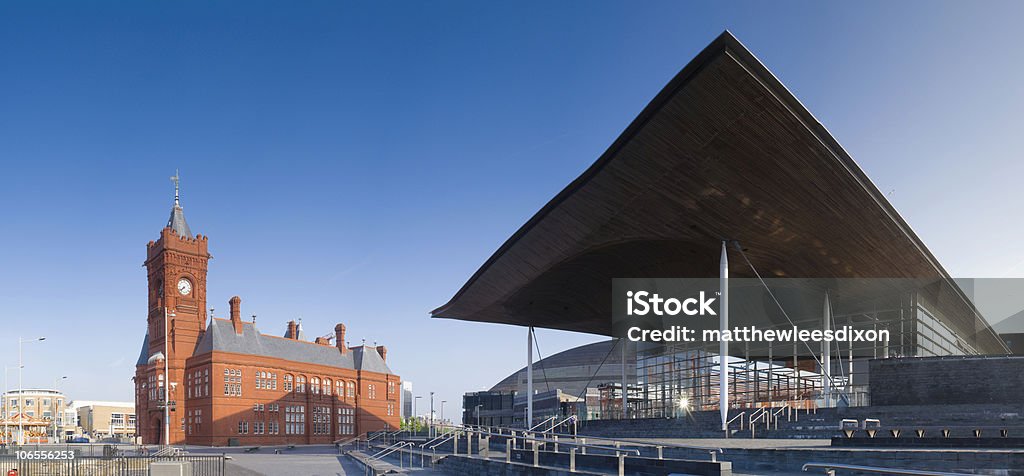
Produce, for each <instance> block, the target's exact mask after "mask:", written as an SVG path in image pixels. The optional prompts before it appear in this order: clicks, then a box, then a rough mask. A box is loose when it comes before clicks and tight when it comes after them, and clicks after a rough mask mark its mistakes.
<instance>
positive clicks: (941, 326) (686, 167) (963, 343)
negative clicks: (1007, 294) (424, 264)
mask: <svg viewBox="0 0 1024 476" xmlns="http://www.w3.org/2000/svg"><path fill="white" fill-rule="evenodd" d="M723 270H724V271H725V272H723ZM662 277H671V278H695V279H711V280H718V279H727V280H728V281H727V282H728V283H730V284H728V286H729V289H730V291H729V292H730V294H731V293H732V288H733V286H734V285H733V284H731V283H734V282H740V281H739V280H745V282H744V285H745V286H749V287H750V288H749V289H751V290H752V291H756V292H758V293H761V294H762V296H761V300H760V301H759V303H760V304H761V305H762V306H763V308H764V309H770V310H771V313H772V314H773V315H775V316H776V317H777V318H778V320H780V321H781V320H782V317H785V318H786V320H787V321H790V322H787V323H786V324H785V325H786V326H789V325H800V326H815V328H821V327H822V326H840V325H849V326H852V327H854V328H859V329H865V328H868V329H872V328H873V329H876V330H877V329H884V330H886V331H888V332H889V333H890V335H891V337H890V339H889V340H887V341H885V342H881V343H878V342H876V343H873V344H870V345H867V346H861V347H852V346H851V347H852V348H850V347H848V346H846V345H843V346H840V345H836V346H825V345H822V347H820V348H819V347H814V348H807V349H803V348H799V349H798V348H796V346H795V345H786V346H775V347H774V348H773V347H772V346H771V345H770V344H768V345H765V344H748V345H744V344H736V343H733V344H725V351H726V352H727V353H728V354H727V355H728V356H727V357H725V358H722V357H720V356H721V355H722V354H723V352H722V350H721V346H720V343H719V342H697V343H681V342H675V343H659V344H651V343H641V345H639V348H638V350H637V353H636V377H635V380H630V381H628V382H624V383H620V384H619V387H618V388H619V393H620V394H621V393H622V392H621V388H622V386H623V385H627V386H628V387H627V388H629V392H628V393H629V397H628V399H627V403H626V405H621V404H620V405H621V406H622V407H623V408H622V412H621V413H618V414H617V415H615V416H613V415H611V414H606V415H603V416H604V417H616V418H621V417H628V418H657V417H669V416H672V415H675V414H676V413H677V412H678V408H680V406H681V405H684V404H685V405H687V406H689V407H691V408H693V409H703V410H712V409H720V410H721V413H722V420H723V421H724V420H725V419H726V418H725V416H726V412H727V411H728V408H745V407H759V406H777V405H781V404H788V405H790V406H793V407H796V408H809V407H812V406H813V407H818V406H836V405H863V404H867V403H869V398H868V395H869V393H868V386H869V379H868V376H867V374H866V372H867V371H868V368H869V366H868V365H867V361H868V360H870V359H884V358H886V357H897V356H942V355H958V354H960V355H975V354H997V355H1002V354H1006V353H1008V352H1009V350H1008V348H1007V346H1006V344H1005V343H1004V341H1003V339H1001V338H1000V336H999V335H997V334H996V333H995V332H994V331H993V330H992V328H991V326H990V325H989V324H988V322H987V321H986V320H985V318H984V317H983V316H982V315H981V314H980V313H979V312H978V310H977V309H976V308H975V306H974V305H973V304H972V303H971V301H970V300H969V299H968V298H967V296H966V295H965V293H964V292H963V290H962V289H961V288H960V287H959V286H958V284H957V283H955V282H954V281H953V280H952V278H951V277H950V276H949V274H948V273H947V272H946V270H945V269H944V268H943V267H942V265H941V264H940V263H939V262H938V260H937V259H936V258H935V256H934V255H933V254H932V253H931V252H930V251H929V250H928V248H927V247H926V246H925V245H924V242H923V241H922V240H921V239H920V238H918V236H917V235H916V234H915V233H914V231H913V230H912V229H911V228H910V226H909V225H908V224H907V223H906V222H905V221H904V220H903V218H902V217H901V216H900V214H899V213H898V212H897V211H896V209H895V208H893V206H892V205H891V204H890V203H889V202H888V200H887V199H886V197H885V195H884V194H883V193H882V192H881V191H879V190H878V188H877V187H876V186H875V185H874V184H873V183H872V182H871V180H870V179H869V178H868V177H867V176H866V175H865V174H864V172H863V171H862V170H861V169H860V167H859V166H858V165H857V164H856V162H854V160H853V159H852V158H851V157H850V156H849V154H847V152H846V151H845V150H843V148H842V147H841V146H840V145H839V143H838V142H837V141H836V140H835V138H833V137H832V136H831V135H830V134H829V132H828V131H827V130H826V129H825V128H824V126H822V125H821V123H820V122H818V120H817V119H815V117H814V116H813V115H812V114H811V113H810V112H808V111H807V110H806V109H805V108H804V107H803V105H802V104H801V103H800V102H799V101H798V100H797V99H796V98H795V97H794V96H793V95H792V93H790V91H789V90H787V89H786V88H785V86H783V85H782V83H780V82H779V80H778V79H777V78H776V77H775V76H774V75H772V73H771V72H769V71H768V69H767V68H766V67H765V66H764V65H763V64H761V62H759V61H758V60H757V59H756V58H755V57H754V56H753V54H751V53H750V51H748V50H747V49H746V48H745V47H743V45H741V44H740V43H739V41H737V40H736V39H735V38H734V37H733V36H732V35H730V34H729V33H723V34H722V36H720V37H719V38H718V39H716V40H715V41H714V42H712V44H711V45H709V46H708V47H707V48H706V49H704V50H703V51H702V52H701V53H700V54H699V55H697V57H696V58H695V59H693V60H692V61H691V62H690V63H689V64H687V65H686V66H685V67H684V68H683V69H682V71H680V72H679V74H677V75H676V77H674V78H673V79H672V80H671V81H670V82H669V84H668V85H667V86H665V88H664V89H662V91H661V92H659V93H658V94H657V95H656V96H655V97H654V99H653V100H652V101H651V103H650V104H649V105H648V106H647V107H646V108H644V110H643V111H642V112H641V113H640V115H639V116H638V117H637V118H636V119H634V120H633V122H632V123H631V124H630V125H629V126H628V127H627V128H626V129H625V131H624V132H623V133H622V134H621V135H620V136H619V137H618V138H617V139H616V140H615V141H614V143H613V144H612V145H611V147H610V148H609V149H608V150H607V151H606V152H605V153H604V154H602V155H601V157H599V158H598V159H597V161H596V162H595V163H594V164H593V165H592V166H591V167H590V168H588V169H587V170H586V171H584V172H583V174H582V175H581V176H580V177H578V178H577V179H575V180H574V181H572V183H570V184H569V185H568V186H567V187H566V188H565V189H564V190H562V191H561V192H560V193H559V194H558V195H557V196H556V197H554V198H553V199H552V200H551V201H550V202H548V203H547V204H546V205H545V206H544V207H543V208H542V209H540V210H539V211H538V212H537V213H536V214H535V215H534V216H533V217H532V218H530V220H529V221H528V222H527V223H526V224H525V225H523V226H522V227H521V228H520V229H519V230H518V231H516V232H515V233H514V234H513V235H512V236H511V237H510V238H509V239H508V240H507V241H505V242H504V244H503V245H501V247H500V248H499V249H498V250H497V251H496V252H495V253H494V254H493V255H492V256H491V257H490V258H489V259H488V260H487V261H486V262H485V263H483V265H482V266H481V267H480V268H479V269H478V270H477V271H476V272H475V273H474V274H473V275H472V276H471V277H470V278H469V280H468V281H467V282H466V283H465V285H463V286H462V288H461V289H459V290H458V292H457V293H456V294H455V295H454V297H452V298H451V300H449V301H448V302H447V303H446V304H444V305H442V306H441V307H439V308H437V309H435V310H434V311H433V312H432V315H433V317H435V318H451V319H460V320H467V321H478V322H493V323H503V324H511V325H517V326H524V327H532V326H535V327H544V328H552V329H562V330H570V331H576V332H587V333H592V334H597V335H604V336H612V337H618V338H625V337H626V336H625V335H624V334H623V333H622V332H621V330H619V329H617V328H616V324H615V321H614V320H613V319H612V316H614V315H615V312H616V308H614V307H613V302H614V299H613V296H612V294H611V292H612V291H611V290H612V286H613V283H614V282H615V280H616V279H619V278H641V279H647V278H662ZM770 280H781V281H784V283H781V284H780V283H775V284H772V283H769V282H768V281H770ZM844 280H866V281H865V282H866V283H868V285H871V286H875V287H877V288H881V289H884V291H885V292H884V293H883V294H871V295H867V294H859V293H858V292H838V290H840V289H843V286H844V284H843V283H844V282H845V281H844ZM779 286H781V287H785V286H794V289H797V288H798V289H799V292H800V293H804V294H810V295H812V296H813V297H814V299H812V300H811V301H813V302H811V305H807V306H802V307H794V306H792V305H791V304H790V303H788V302H787V301H786V300H785V299H773V298H776V297H778V296H780V295H784V294H785V292H784V290H783V291H780V288H779ZM734 315H736V316H737V317H739V314H737V313H734ZM759 324H760V325H763V326H764V327H766V328H773V326H776V325H778V323H777V322H774V321H764V322H761V323H759ZM524 353H525V350H524ZM534 375H535V377H536V375H537V372H536V369H535V373H534ZM634 386H635V387H636V388H635V389H634ZM534 388H535V390H538V389H537V388H536V386H535V387H534ZM634 392H635V393H636V395H635V398H634ZM620 398H623V397H622V396H620ZM722 402H727V403H726V405H727V406H728V408H720V406H721V403H722ZM535 421H536V418H535Z"/></svg>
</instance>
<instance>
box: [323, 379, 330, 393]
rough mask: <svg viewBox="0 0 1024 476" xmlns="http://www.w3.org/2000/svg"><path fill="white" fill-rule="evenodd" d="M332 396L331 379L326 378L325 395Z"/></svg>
mask: <svg viewBox="0 0 1024 476" xmlns="http://www.w3.org/2000/svg"><path fill="white" fill-rule="evenodd" d="M330 394H331V379H329V378H325V379H324V395H330Z"/></svg>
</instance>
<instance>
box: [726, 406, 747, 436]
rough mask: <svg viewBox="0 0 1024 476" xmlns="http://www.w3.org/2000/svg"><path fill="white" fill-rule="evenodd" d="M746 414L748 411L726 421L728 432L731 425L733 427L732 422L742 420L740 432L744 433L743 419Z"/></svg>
mask: <svg viewBox="0 0 1024 476" xmlns="http://www.w3.org/2000/svg"><path fill="white" fill-rule="evenodd" d="M746 414H747V412H746V411H742V412H739V413H737V414H736V416H734V417H732V418H730V419H728V420H726V421H725V429H726V431H728V430H729V425H732V422H734V421H736V419H737V418H738V419H739V420H740V431H743V417H744V416H745V415H746ZM726 436H728V435H726Z"/></svg>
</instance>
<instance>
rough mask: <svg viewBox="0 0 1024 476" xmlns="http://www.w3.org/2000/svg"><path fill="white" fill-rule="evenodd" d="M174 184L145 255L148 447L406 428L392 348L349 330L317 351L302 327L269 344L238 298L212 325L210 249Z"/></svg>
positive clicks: (142, 359)
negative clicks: (359, 339)
mask: <svg viewBox="0 0 1024 476" xmlns="http://www.w3.org/2000/svg"><path fill="white" fill-rule="evenodd" d="M174 180H175V197H174V205H173V207H172V209H171V215H170V218H169V219H168V221H167V226H166V227H164V229H163V230H161V232H160V238H159V239H158V240H156V241H151V242H149V244H148V245H147V246H146V251H147V253H146V261H145V267H146V270H147V276H148V290H149V298H148V302H149V309H148V314H147V315H148V318H147V328H146V335H145V338H144V339H143V344H142V351H141V352H140V354H139V359H138V362H137V363H136V373H135V408H136V410H137V415H138V423H137V426H138V434H139V436H141V437H142V441H143V442H144V443H161V444H163V443H167V442H170V443H172V444H182V443H188V444H199V445H234V444H312V443H330V442H333V441H336V440H339V439H342V438H346V437H351V436H355V435H358V434H362V433H366V432H370V431H376V430H380V429H385V428H397V427H398V425H399V411H400V409H399V408H398V405H399V388H398V387H399V384H400V382H401V380H400V379H399V377H398V376H397V375H395V374H394V373H393V372H392V371H391V369H390V368H388V365H387V363H386V361H387V349H386V348H385V347H384V346H367V345H359V346H350V345H349V344H348V342H347V341H346V340H345V326H344V325H343V324H337V325H336V326H335V327H334V332H333V335H330V336H324V337H317V338H315V339H314V340H313V341H307V340H306V339H305V338H304V336H303V333H302V329H301V325H300V324H298V323H296V322H294V321H291V322H289V323H288V326H287V330H286V331H285V333H284V336H283V337H281V336H275V335H270V334H265V333H263V332H261V331H260V330H259V329H258V328H257V327H256V319H255V316H253V318H252V320H251V321H249V320H246V321H243V320H242V311H241V298H239V297H238V296H235V297H233V298H231V300H230V301H229V309H230V310H229V315H230V318H228V319H219V318H213V316H212V311H211V316H210V319H207V309H208V308H207V302H206V290H207V287H206V284H207V282H206V276H207V266H208V262H209V260H210V258H211V255H210V253H209V251H208V238H207V237H206V236H203V235H193V234H192V232H191V230H190V228H189V226H188V224H187V222H186V221H185V215H184V211H183V209H182V207H181V205H180V201H179V194H178V181H177V176H175V177H174ZM332 340H334V342H333V343H332V342H331V341H332ZM165 385H166V389H165ZM165 392H166V393H167V394H169V398H167V399H166V400H165V397H164V395H165ZM165 401H166V403H167V404H166V405H165ZM165 434H166V435H168V436H165Z"/></svg>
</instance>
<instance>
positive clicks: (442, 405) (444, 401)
mask: <svg viewBox="0 0 1024 476" xmlns="http://www.w3.org/2000/svg"><path fill="white" fill-rule="evenodd" d="M445 403H448V400H441V424H442V425H444V404H445Z"/></svg>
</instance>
